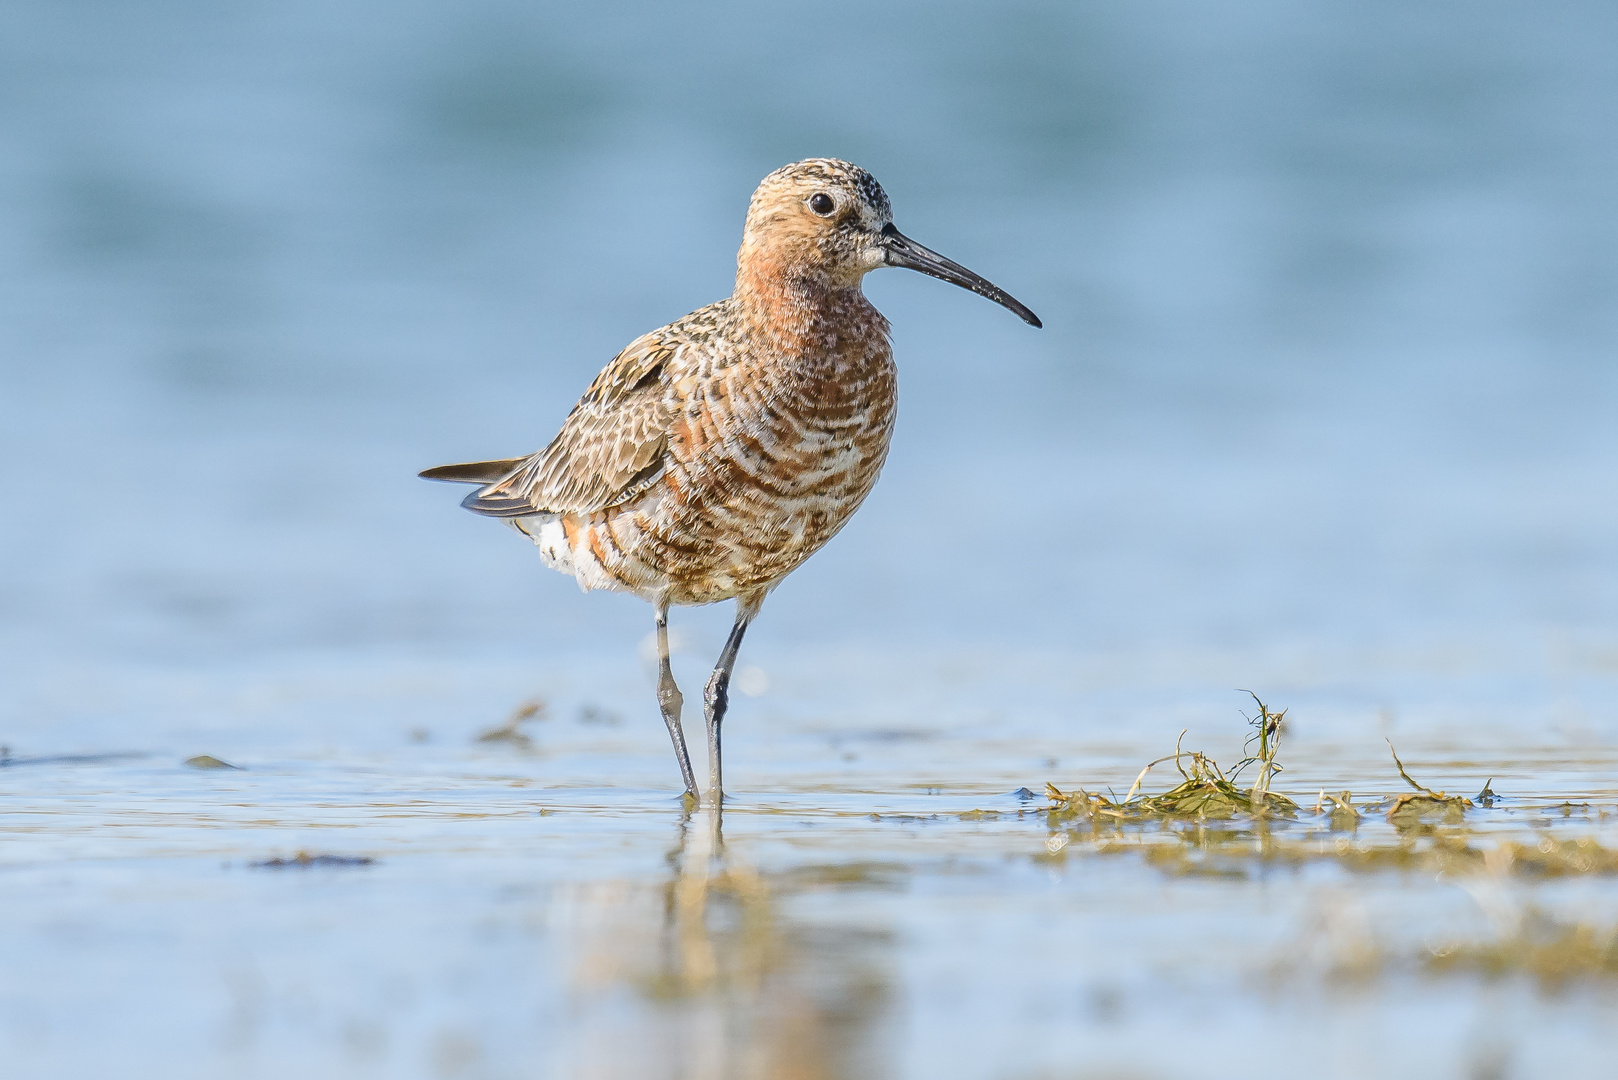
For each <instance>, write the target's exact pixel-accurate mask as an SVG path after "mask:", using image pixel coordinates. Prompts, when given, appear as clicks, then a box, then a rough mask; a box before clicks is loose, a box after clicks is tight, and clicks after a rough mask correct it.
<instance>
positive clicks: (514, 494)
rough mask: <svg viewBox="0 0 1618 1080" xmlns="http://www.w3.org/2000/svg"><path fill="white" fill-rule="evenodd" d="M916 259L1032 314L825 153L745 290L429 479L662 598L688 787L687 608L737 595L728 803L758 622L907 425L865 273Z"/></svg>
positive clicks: (764, 197)
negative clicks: (680, 663) (493, 452)
mask: <svg viewBox="0 0 1618 1080" xmlns="http://www.w3.org/2000/svg"><path fill="white" fill-rule="evenodd" d="M884 266H903V267H908V268H909V269H912V270H920V271H921V272H922V273H924V274H931V275H932V276H933V277H936V278H942V279H943V280H944V281H948V282H952V283H954V284H956V285H960V286H962V287H963V288H967V289H970V290H972V291H973V292H975V293H977V294H979V295H980V296H985V297H988V298H989V299H990V300H993V301H994V302H995V303H997V304H1001V305H1004V306H1005V307H1007V308H1009V309H1010V310H1011V311H1013V312H1015V313H1016V314H1017V315H1019V316H1020V317H1021V318H1022V319H1023V321H1024V322H1026V323H1028V324H1029V325H1031V326H1039V325H1040V322H1039V319H1038V318H1037V317H1036V316H1035V315H1034V313H1033V312H1032V311H1029V310H1028V309H1027V308H1026V307H1024V306H1023V305H1022V304H1020V303H1018V302H1017V301H1016V300H1014V299H1012V297H1010V296H1008V295H1007V294H1006V293H1004V292H1002V291H1001V290H1000V289H999V288H997V287H996V286H994V285H992V284H990V283H989V282H988V281H985V280H984V279H983V278H981V277H979V276H978V275H977V274H974V273H973V272H972V271H970V270H968V269H966V267H964V266H961V265H960V264H959V263H955V262H952V261H950V260H949V259H946V258H944V256H942V255H940V254H938V253H937V252H935V251H930V250H928V249H927V248H924V247H922V246H921V245H920V244H918V243H916V242H915V241H913V240H911V239H909V238H908V237H906V236H905V235H904V234H903V233H901V232H899V230H898V229H896V228H894V227H893V220H892V212H891V210H890V208H889V205H888V197H887V194H886V193H885V192H883V190H882V187H881V185H879V184H878V183H877V182H876V180H875V179H874V178H873V177H872V176H871V174H870V173H868V172H866V171H865V170H864V169H862V168H860V167H859V166H857V165H851V164H849V163H848V162H846V161H837V160H833V159H828V158H812V159H810V160H807V161H799V162H797V163H795V164H792V165H787V166H785V167H784V168H780V169H777V170H776V171H775V172H773V173H771V174H770V175H768V176H766V177H765V178H764V180H763V181H762V182H761V183H760V184H759V186H758V190H756V191H755V192H753V198H752V202H751V204H750V205H749V206H748V210H747V222H746V226H745V229H744V231H743V234H742V246H741V251H740V253H739V254H738V255H737V258H736V289H735V291H734V292H733V293H732V294H731V295H730V297H729V298H727V299H724V300H721V301H719V302H718V303H716V304H710V305H708V306H707V307H705V308H700V309H698V310H697V311H694V312H692V313H691V314H689V315H687V316H686V317H685V318H683V319H680V320H678V321H676V322H673V323H670V324H669V325H667V326H665V327H662V328H661V329H658V330H653V331H652V332H651V333H649V334H646V335H645V336H643V337H640V338H637V339H636V340H635V341H633V342H631V343H630V344H629V346H628V347H627V348H625V349H624V351H623V352H621V353H619V354H618V355H617V356H616V357H614V358H613V360H612V362H611V363H609V364H608V365H607V366H606V367H605V368H604V369H603V370H602V372H601V374H599V375H597V376H596V378H595V381H594V382H592V383H591V384H590V388H589V389H588V390H587V391H585V394H584V397H583V398H581V399H580V400H579V403H578V404H577V405H576V406H574V408H573V411H572V412H571V413H569V414H568V416H567V419H566V420H565V421H563V423H562V430H561V433H560V434H558V435H557V436H556V438H555V439H553V440H551V443H550V445H549V446H547V447H545V449H543V450H541V451H539V452H538V453H536V454H532V455H530V456H528V457H522V458H510V459H506V460H502V461H480V462H474V463H471V464H465V465H441V466H439V467H438V468H435V469H428V470H427V471H425V472H423V473H422V474H421V475H422V476H423V477H425V478H427V479H429V480H449V481H458V482H461V483H472V484H477V485H479V487H478V490H477V491H474V492H473V493H472V494H471V495H469V496H468V497H467V498H466V500H465V501H464V502H463V503H462V504H461V505H463V506H465V507H466V508H467V509H468V510H471V511H473V512H474V513H478V514H486V515H488V516H490V517H497V518H505V519H506V521H507V522H508V523H509V524H510V525H512V526H513V527H514V528H516V529H517V531H518V532H521V533H522V534H523V535H524V536H527V537H528V538H529V539H530V540H532V541H533V542H534V543H535V544H536V545H537V546H538V547H539V554H540V558H541V559H543V560H544V562H545V564H546V565H547V566H550V567H552V568H553V569H556V570H560V571H562V572H563V573H567V574H572V575H573V577H574V578H575V579H577V581H578V583H579V585H580V587H582V588H584V589H586V590H589V589H616V590H619V591H622V592H629V593H633V594H635V595H636V596H639V597H641V598H642V599H644V600H647V601H650V602H651V604H652V607H653V610H654V611H655V613H656V620H657V654H658V683H657V700H658V704H659V706H660V707H661V709H662V713H663V720H664V722H665V723H666V724H667V725H668V729H669V736H670V737H671V738H672V739H673V741H674V752H675V755H676V757H678V759H679V764H680V776H681V777H682V778H683V779H684V781H685V792H686V796H687V797H688V798H691V799H695V798H696V797H697V782H696V777H695V775H694V774H693V773H692V771H691V759H690V756H689V755H688V754H687V753H686V748H685V735H684V731H683V729H682V728H681V726H680V710H681V707H682V705H683V699H682V697H681V695H680V690H679V688H678V687H677V686H675V684H674V674H673V672H672V671H671V670H670V668H669V639H668V611H669V606H670V605H671V604H711V603H714V602H715V601H719V600H731V599H734V600H735V601H736V622H735V625H734V626H733V627H732V629H731V631H730V637H729V639H728V640H727V641H726V642H725V647H724V651H723V652H721V653H720V655H719V663H718V664H717V666H715V668H714V671H713V675H712V677H710V678H709V680H708V686H707V692H706V694H705V695H704V699H703V701H704V705H705V713H706V718H707V728H708V783H709V788H708V791H709V799H710V801H711V802H712V803H713V804H714V805H718V804H719V802H720V800H721V799H722V797H723V781H722V778H721V775H720V772H721V770H720V742H719V727H720V724H721V723H722V722H723V720H724V717H725V709H726V706H727V703H728V692H729V686H730V673H731V669H732V667H734V666H735V663H736V651H737V649H738V648H740V646H741V643H742V635H743V634H745V633H746V632H747V627H748V624H749V623H750V622H752V620H753V617H754V616H756V615H757V614H758V611H759V607H760V605H762V604H763V602H764V597H765V596H767V595H768V594H769V592H770V590H771V589H773V588H775V586H776V585H778V584H780V582H781V580H782V579H783V578H785V577H786V576H787V575H788V574H789V573H791V572H792V571H793V570H794V569H796V568H797V566H798V565H799V564H800V563H802V562H803V561H804V560H805V559H807V558H808V557H809V556H810V555H813V554H814V553H815V552H816V551H817V550H819V549H820V547H821V545H823V544H825V543H826V541H828V540H830V539H831V538H832V537H833V536H834V535H836V533H837V530H839V529H841V528H842V527H843V525H844V524H845V523H846V522H847V521H848V519H849V517H850V516H852V515H853V513H854V511H855V510H857V509H858V508H859V505H860V503H861V502H862V501H864V499H865V496H866V495H867V494H869V493H870V490H871V487H872V485H874V484H875V483H876V477H877V473H878V472H879V471H880V470H881V468H882V462H883V461H884V460H885V459H886V457H887V454H888V442H889V439H890V437H891V436H892V433H893V419H894V409H895V404H896V389H897V373H896V371H895V368H894V364H893V349H892V347H891V346H890V344H889V342H888V321H887V319H885V318H883V317H882V314H881V312H879V311H877V310H876V308H874V307H873V306H871V302H870V301H869V300H867V299H866V298H865V294H864V292H862V291H861V288H860V284H861V281H862V280H863V279H864V277H865V275H866V274H867V273H869V272H871V271H872V270H876V269H879V268H881V267H884Z"/></svg>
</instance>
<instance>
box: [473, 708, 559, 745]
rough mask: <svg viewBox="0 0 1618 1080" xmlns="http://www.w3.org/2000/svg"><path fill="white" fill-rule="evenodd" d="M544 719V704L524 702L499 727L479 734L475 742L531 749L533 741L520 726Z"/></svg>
mask: <svg viewBox="0 0 1618 1080" xmlns="http://www.w3.org/2000/svg"><path fill="white" fill-rule="evenodd" d="M544 718H545V702H544V700H543V699H541V698H534V699H533V700H532V701H525V702H523V703H522V704H521V705H519V706H518V707H517V709H516V711H515V712H513V713H512V714H511V715H510V716H508V717H506V721H505V723H503V724H501V725H500V726H499V727H493V728H490V729H489V730H488V731H485V732H483V733H482V734H480V735H479V736H478V737H477V739H476V740H475V741H476V742H481V743H498V742H503V743H510V744H511V745H512V746H515V747H517V748H518V749H521V750H530V749H532V748H533V745H534V740H533V739H532V738H531V737H530V736H529V735H528V733H527V732H525V731H523V730H522V726H523V725H524V724H526V723H527V722H528V721H530V720H543V719H544Z"/></svg>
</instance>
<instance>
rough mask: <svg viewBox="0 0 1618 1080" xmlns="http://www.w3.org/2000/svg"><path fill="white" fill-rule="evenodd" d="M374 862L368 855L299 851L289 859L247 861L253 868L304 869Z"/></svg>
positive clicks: (366, 864) (370, 863)
mask: <svg viewBox="0 0 1618 1080" xmlns="http://www.w3.org/2000/svg"><path fill="white" fill-rule="evenodd" d="M375 862H376V860H375V859H373V858H371V857H370V856H369V855H311V854H309V852H307V851H300V852H298V853H297V854H296V855H294V856H292V857H291V858H290V859H282V858H275V859H261V860H259V861H258V862H251V863H248V864H247V865H248V866H251V867H252V868H253V869H254V870H305V869H309V868H312V867H343V866H371V865H373V864H374V863H375Z"/></svg>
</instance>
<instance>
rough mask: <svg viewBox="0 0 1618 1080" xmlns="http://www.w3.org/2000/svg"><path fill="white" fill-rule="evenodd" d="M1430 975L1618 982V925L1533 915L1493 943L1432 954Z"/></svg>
mask: <svg viewBox="0 0 1618 1080" xmlns="http://www.w3.org/2000/svg"><path fill="white" fill-rule="evenodd" d="M1423 966H1424V967H1425V968H1426V970H1427V971H1428V972H1429V973H1433V974H1446V973H1450V972H1469V973H1472V974H1477V975H1482V976H1484V977H1485V978H1492V979H1501V978H1510V977H1511V976H1514V975H1526V976H1528V977H1530V978H1532V979H1534V980H1536V981H1537V982H1538V983H1539V984H1540V986H1541V987H1544V988H1546V989H1550V990H1556V989H1561V988H1562V987H1564V986H1566V985H1568V984H1569V983H1572V982H1582V981H1588V980H1592V979H1614V978H1618V925H1614V926H1606V927H1601V926H1595V925H1593V924H1591V923H1587V922H1565V921H1562V920H1560V919H1558V918H1556V917H1554V916H1552V915H1548V914H1546V913H1544V912H1542V911H1539V910H1537V909H1529V910H1527V911H1525V912H1523V913H1522V914H1521V916H1520V917H1519V918H1517V919H1516V920H1515V925H1513V926H1512V927H1511V928H1510V930H1509V931H1508V932H1506V933H1504V934H1501V935H1499V936H1498V937H1496V938H1494V939H1493V940H1491V941H1474V942H1451V943H1446V944H1444V945H1440V946H1438V947H1436V948H1434V949H1431V950H1429V952H1428V955H1427V957H1426V962H1425V964H1424V965H1423Z"/></svg>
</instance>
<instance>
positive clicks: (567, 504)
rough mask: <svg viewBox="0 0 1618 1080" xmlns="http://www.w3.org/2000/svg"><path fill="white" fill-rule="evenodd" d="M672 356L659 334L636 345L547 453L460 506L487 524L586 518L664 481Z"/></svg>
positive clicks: (606, 371)
mask: <svg viewBox="0 0 1618 1080" xmlns="http://www.w3.org/2000/svg"><path fill="white" fill-rule="evenodd" d="M674 348H675V342H673V341H670V340H669V338H668V336H667V335H666V333H665V331H661V330H659V331H653V332H652V333H650V334H647V335H646V336H644V337H641V338H638V339H636V340H635V341H633V342H631V343H630V345H629V347H628V348H626V349H625V350H624V351H623V352H621V353H619V354H618V355H617V356H616V357H615V358H614V359H613V361H612V363H610V364H608V365H607V366H606V367H605V368H603V369H602V371H601V374H599V375H597V376H596V378H595V381H594V382H593V383H591V384H590V389H589V390H587V391H585V394H584V397H582V398H580V399H579V403H578V404H577V405H575V406H573V411H572V412H570V413H568V416H567V419H566V420H565V421H563V423H562V430H561V432H559V433H558V434H557V436H556V438H554V439H552V440H551V444H550V445H549V446H547V447H546V448H545V449H543V450H541V451H540V452H539V453H537V454H534V455H533V456H531V457H529V458H526V459H523V460H521V461H517V462H511V463H509V464H511V465H512V466H513V468H511V469H508V470H507V471H506V472H503V473H501V474H500V475H499V476H498V477H491V478H490V479H491V480H492V481H493V482H491V483H489V484H488V486H487V487H483V488H479V489H478V490H477V491H474V492H473V493H472V494H471V495H470V496H468V497H467V499H466V501H465V502H463V503H462V504H461V505H462V506H464V507H466V508H467V509H468V510H471V511H474V512H475V513H479V514H487V515H488V516H490V517H522V516H523V515H525V514H536V513H558V514H559V513H579V514H587V513H591V512H593V511H596V510H603V509H606V508H607V507H609V506H615V505H617V504H618V503H620V502H623V501H624V500H625V499H628V498H630V497H632V496H634V495H637V494H639V493H640V492H642V491H645V490H646V489H647V488H649V487H651V486H652V485H653V484H655V483H656V482H657V481H658V479H659V478H660V477H661V476H662V475H663V451H664V450H665V449H666V448H667V447H668V429H669V423H670V421H671V420H672V419H673V414H672V412H671V411H670V406H669V404H668V403H667V401H666V398H667V391H668V378H667V371H666V368H667V365H668V362H669V360H670V359H671V358H672V357H673V355H674ZM447 468H450V467H447ZM445 479H453V477H445Z"/></svg>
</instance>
